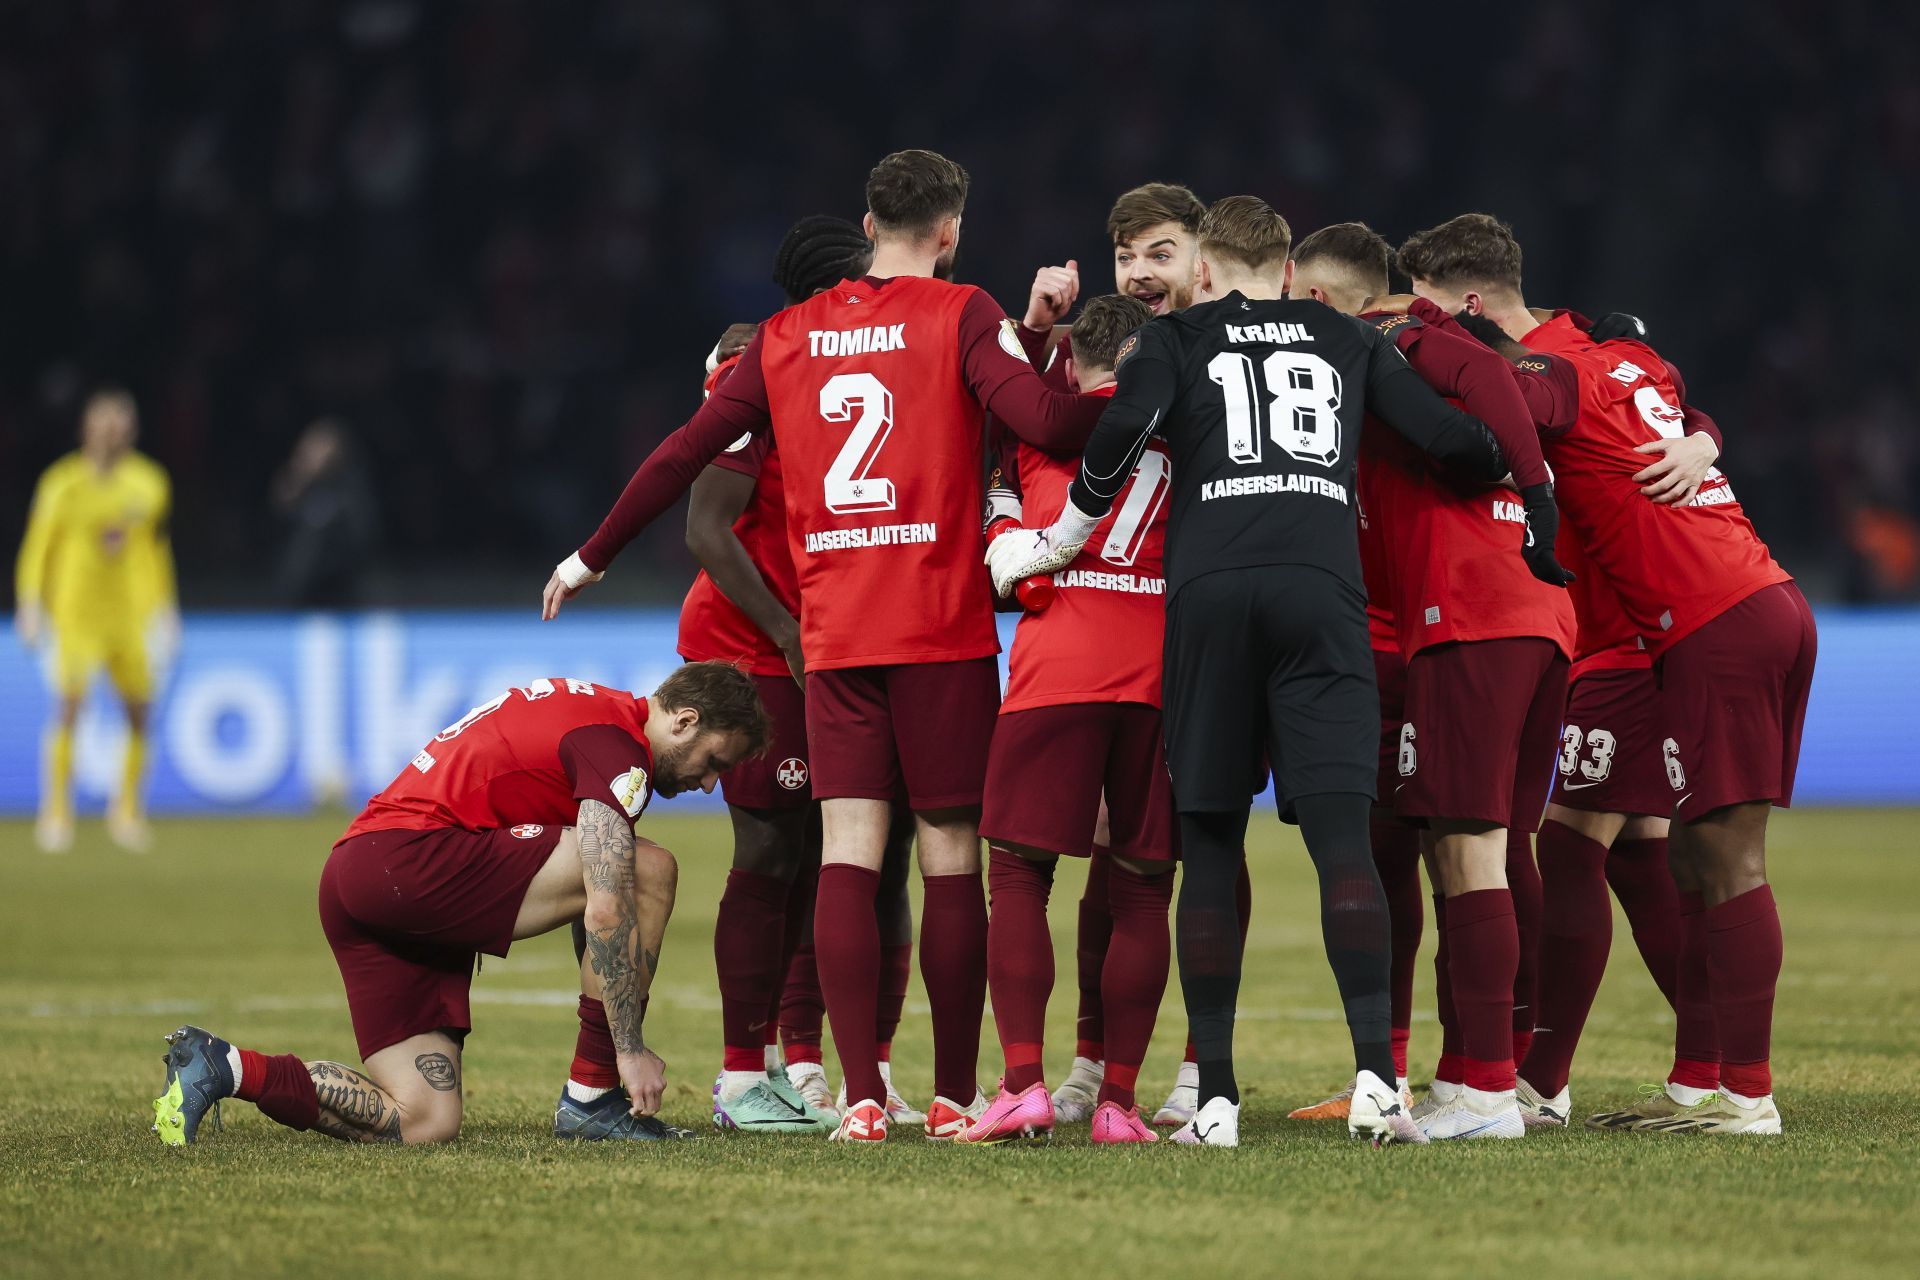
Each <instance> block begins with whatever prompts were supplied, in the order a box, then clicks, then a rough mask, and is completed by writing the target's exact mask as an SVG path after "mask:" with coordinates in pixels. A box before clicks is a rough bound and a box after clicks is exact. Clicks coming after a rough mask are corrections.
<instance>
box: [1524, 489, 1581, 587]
mask: <svg viewBox="0 0 1920 1280" xmlns="http://www.w3.org/2000/svg"><path fill="white" fill-rule="evenodd" d="M1520 500H1521V501H1522V502H1523V503H1525V504H1526V508H1527V540H1526V542H1524V543H1522V544H1521V547H1520V558H1521V559H1523V560H1525V561H1526V562H1527V568H1528V569H1529V570H1530V571H1531V572H1532V573H1533V576H1534V577H1536V578H1538V579H1540V581H1542V582H1544V583H1546V584H1547V585H1548V586H1550V587H1564V586H1566V585H1567V584H1568V583H1569V582H1572V581H1573V575H1572V574H1571V573H1568V572H1567V571H1566V569H1565V568H1564V567H1563V566H1562V565H1561V563H1560V562H1559V561H1558V560H1556V559H1554V556H1553V544H1554V543H1555V542H1556V541H1558V539H1559V537H1560V506H1559V504H1558V503H1556V502H1555V501H1554V500H1553V481H1551V480H1548V481H1545V482H1544V483H1541V484H1531V485H1528V486H1527V487H1526V488H1524V489H1522V490H1521V491H1520Z"/></svg>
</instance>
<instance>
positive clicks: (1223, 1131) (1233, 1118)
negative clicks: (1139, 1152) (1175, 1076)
mask: <svg viewBox="0 0 1920 1280" xmlns="http://www.w3.org/2000/svg"><path fill="white" fill-rule="evenodd" d="M1195 1087H1196V1088H1198V1086H1195ZM1154 1120H1155V1122H1156V1123H1158V1121H1159V1117H1158V1116H1155V1117H1154ZM1173 1140H1174V1141H1175V1142H1177V1143H1179V1144H1180V1145H1181V1146H1184V1147H1237V1146H1239V1145H1240V1104H1239V1103H1237V1102H1228V1101H1227V1100H1226V1099H1225V1098H1209V1099H1207V1105H1206V1106H1204V1107H1201V1108H1200V1109H1199V1110H1198V1111H1196V1112H1194V1115H1193V1119H1191V1120H1189V1121H1187V1122H1186V1123H1185V1124H1183V1125H1181V1126H1180V1127H1179V1128H1178V1129H1175V1130H1174V1131H1173Z"/></svg>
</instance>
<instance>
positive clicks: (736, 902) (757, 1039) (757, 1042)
mask: <svg viewBox="0 0 1920 1280" xmlns="http://www.w3.org/2000/svg"><path fill="white" fill-rule="evenodd" d="M791 892H792V886H790V885H789V884H788V883H787V882H786V881H784V880H782V879H780V878H779V877H777V876H766V875H760V874H759V873H757V872H753V871H742V870H740V869H739V868H738V867H736V868H734V869H733V870H732V871H730V872H728V873H727V888H726V891H725V892H724V893H723V894H721V896H720V911H719V914H718V915H717V916H716V917H715V919H714V926H713V964H714V969H715V970H716V971H717V973H718V974H719V978H720V1030H721V1036H722V1041H723V1043H724V1045H725V1057H724V1060H723V1062H722V1065H723V1066H724V1067H725V1068H726V1069H727V1070H728V1071H760V1070H763V1069H764V1068H765V1066H766V1042H767V1041H766V1025H765V1024H766V1020H767V1010H768V1008H769V1006H770V1005H771V1004H772V1002H773V998H774V993H775V990H776V989H777V988H778V986H779V983H780V974H781V967H780V960H781V950H782V944H783V942H784V941H785V937H786V926H787V899H788V897H789V896H790V894H791ZM582 1083H584V1081H583V1082H582Z"/></svg>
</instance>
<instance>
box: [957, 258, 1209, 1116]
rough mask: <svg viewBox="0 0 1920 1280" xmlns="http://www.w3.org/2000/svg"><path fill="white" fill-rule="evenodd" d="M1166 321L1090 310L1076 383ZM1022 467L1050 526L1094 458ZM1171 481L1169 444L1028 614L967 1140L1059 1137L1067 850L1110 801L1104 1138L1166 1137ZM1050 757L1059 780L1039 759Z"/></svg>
mask: <svg viewBox="0 0 1920 1280" xmlns="http://www.w3.org/2000/svg"><path fill="white" fill-rule="evenodd" d="M1152 316H1153V313H1152V311H1151V310H1149V309H1148V307H1147V306H1146V304H1145V303H1142V302H1139V301H1136V300H1134V299H1132V298H1125V297H1121V296H1119V295H1117V294H1112V295H1108V296H1106V297H1100V298H1095V299H1093V300H1092V301H1090V302H1089V303H1088V304H1087V305H1086V307H1085V308H1084V309H1083V310H1082V311H1081V314H1080V318H1079V319H1078V320H1076V321H1075V322H1074V325H1073V332H1072V340H1073V363H1074V368H1073V375H1074V379H1075V381H1076V382H1077V384H1078V388H1077V389H1078V390H1080V391H1083V392H1091V393H1093V394H1097V395H1110V394H1111V393H1112V391H1113V387H1114V381H1113V362H1114V355H1115V353H1116V352H1117V351H1118V350H1119V349H1120V344H1121V343H1122V342H1124V341H1125V340H1126V339H1127V338H1128V337H1129V335H1131V334H1132V333H1133V331H1134V330H1135V329H1137V328H1139V327H1140V326H1141V325H1142V324H1145V323H1146V322H1147V321H1148V320H1149V319H1151V318H1152ZM1008 461H1011V462H1012V464H1013V476H1012V478H1017V480H1018V483H1019V486H1020V489H1021V492H1022V494H1023V496H1024V499H1025V502H1024V507H1025V512H1024V514H1026V515H1028V516H1030V517H1032V518H1033V519H1035V520H1036V521H1037V522H1039V521H1051V520H1052V519H1053V517H1054V516H1055V515H1057V514H1058V513H1059V511H1060V509H1061V508H1062V507H1063V506H1064V505H1065V503H1066V495H1067V488H1068V486H1069V485H1071V484H1072V483H1073V477H1074V474H1075V473H1076V472H1077V470H1078V469H1079V459H1077V458H1062V457H1058V456H1056V455H1052V454H1047V453H1043V452H1042V451H1040V450H1038V449H1035V448H1033V447H1032V446H1031V445H1019V446H1017V452H1015V453H1014V455H1013V457H1012V458H1011V459H1009V460H1008ZM1168 482H1169V471H1168V466H1167V455H1166V452H1165V450H1164V449H1160V448H1151V449H1149V450H1147V451H1146V452H1145V453H1144V454H1142V455H1141V458H1140V461H1139V463H1138V464H1137V465H1136V466H1135V468H1134V472H1133V477H1132V479H1131V481H1130V482H1129V485H1128V487H1127V488H1126V490H1125V491H1124V492H1123V494H1122V496H1121V498H1120V500H1119V502H1118V503H1117V504H1116V505H1115V508H1114V512H1113V514H1111V515H1110V516H1108V517H1107V519H1106V520H1104V521H1103V522H1102V523H1101V525H1100V527H1099V528H1098V529H1096V531H1095V535H1096V541H1095V542H1094V543H1093V545H1091V546H1089V548H1088V549H1087V550H1086V551H1084V552H1082V553H1081V554H1080V556H1079V557H1078V558H1077V559H1076V560H1074V561H1073V563H1071V564H1070V565H1068V566H1067V568H1066V569H1065V570H1064V571H1063V572H1061V573H1059V574H1056V575H1055V576H1054V582H1055V584H1056V587H1057V590H1058V594H1057V596H1056V598H1055V600H1054V602H1053V603H1052V604H1051V605H1050V606H1048V608H1047V609H1046V610H1045V611H1044V612H1042V613H1037V614H1029V615H1028V616H1026V617H1024V618H1022V619H1021V622H1020V627H1019V630H1018V631H1017V632H1016V633H1015V637H1014V646H1013V654H1012V657H1011V659H1010V663H1009V670H1010V676H1009V680H1008V687H1007V697H1006V700H1005V701H1004V702H1003V703H1002V704H1001V707H1000V720H999V724H998V725H997V726H996V728H995V730H994V735H993V746H992V750H991V753H990V754H989V756H988V759H987V794H986V803H985V810H984V812H983V814H982V817H981V822H980V831H981V834H982V835H983V836H985V837H986V839H987V841H988V846H989V848H990V850H991V860H990V862H989V864H988V868H987V882H988V886H989V888H990V889H991V892H992V914H991V917H990V920H989V924H988V933H987V983H988V986H989V989H990V990H991V991H992V993H993V1014H994V1021H995V1023H996V1024H997V1025H998V1027H999V1031H1000V1044H1001V1047H1002V1050H1003V1051H1004V1053H1005V1055H1006V1075H1005V1077H1004V1078H1003V1079H1002V1080H1001V1086H1000V1093H999V1096H998V1097H997V1098H996V1099H995V1100H994V1102H993V1103H992V1105H990V1106H989V1107H988V1108H987V1110H986V1113H985V1114H984V1115H982V1116H981V1117H980V1119H979V1120H977V1121H976V1122H975V1123H974V1125H973V1127H972V1128H971V1129H969V1130H968V1131H967V1132H966V1133H965V1134H963V1135H961V1137H960V1138H959V1139H958V1140H959V1141H960V1142H963V1143H995V1142H1004V1141H1006V1140H1007V1139H1009V1138H1014V1137H1021V1136H1025V1137H1042V1136H1047V1135H1050V1134H1051V1133H1052V1131H1053V1124H1054V1108H1053V1101H1052V1099H1051V1097H1050V1096H1049V1094H1048V1092H1047V1086H1046V1081H1045V1075H1044V1071H1043V1069H1042V1066H1041V1046H1042V1035H1043V1032H1044V1030H1045V1026H1046V1012H1047V997H1048V996H1049V995H1050V994H1051V993H1052V991H1053V940H1052V937H1051V936H1050V934H1049V932H1048V929H1047V898H1048V895H1049V893H1050V891H1051V890H1052V888H1053V873H1054V868H1055V865H1056V863H1057V861H1058V859H1059V856H1060V855H1061V854H1071V855H1074V856H1076V857H1084V856H1086V855H1087V854H1088V853H1089V852H1090V850H1091V848H1092V842H1093V838H1094V834H1095V830H1094V829H1095V823H1096V818H1097V815H1098V812H1099V808H1100V798H1101V795H1102V793H1103V792H1104V793H1105V795H1106V797H1107V803H1108V806H1109V813H1108V827H1109V832H1110V844H1109V849H1110V853H1109V854H1108V855H1107V857H1108V859H1109V860H1108V864H1107V867H1106V876H1107V893H1108V901H1109V904H1110V911H1111V913H1112V919H1113V938H1112V943H1113V945H1110V946H1109V947H1108V949H1107V953H1106V960H1105V962H1104V965H1103V969H1102V975H1101V1004H1102V1008H1103V1011H1104V1015H1105V1051H1104V1052H1105V1061H1106V1069H1105V1075H1104V1078H1103V1080H1102V1082H1101V1084H1100V1087H1099V1096H1098V1105H1097V1107H1096V1109H1095V1110H1094V1113H1093V1140H1094V1141H1095V1142H1099V1143H1114V1142H1152V1141H1155V1136H1154V1133H1153V1131H1152V1130H1151V1129H1149V1128H1147V1126H1146V1125H1145V1124H1143V1123H1142V1122H1141V1120H1140V1110H1139V1108H1138V1106H1136V1105H1135V1101H1134V1092H1133V1090H1134V1082H1135V1080H1136V1079H1137V1077H1138V1076H1139V1072H1140V1063H1141V1061H1142V1060H1143V1059H1144V1058H1145V1057H1146V1052H1147V1042H1148V1040H1149V1039H1151V1038H1152V1035H1153V1021H1154V1015H1155V1013H1156V1012H1157V1010H1158V1009H1159V1007H1160V997H1161V995H1162V994H1164V992H1165V991H1166V984H1167V967H1168V964H1169V962H1170V958H1171V957H1170V951H1169V942H1168V938H1167V906H1168V904H1169V903H1170V902H1171V901H1172V899H1173V877H1172V876H1171V875H1170V874H1169V873H1170V872H1171V871H1172V870H1173V861H1172V857H1173V841H1174V819H1173V797H1172V786H1171V783H1170V781H1169V779H1168V777H1167V768H1166V757H1165V754H1164V750H1163V748H1162V746H1161V733H1160V634H1161V631H1162V630H1163V628H1164V627H1165V625H1166V611H1165V609H1164V607H1163V606H1162V599H1163V592H1164V590H1165V580H1164V579H1163V578H1162V577H1161V568H1160V549H1161V544H1162V542H1163V540H1164V521H1163V518H1162V514H1161V513H1162V510H1163V507H1164V504H1165V500H1166V495H1167V487H1168ZM1116 642H1124V643H1116ZM1040 761H1045V762H1046V765H1047V767H1046V769H1045V770H1044V771H1039V770H1036V769H1035V767H1034V766H1035V765H1036V763H1038V762H1040Z"/></svg>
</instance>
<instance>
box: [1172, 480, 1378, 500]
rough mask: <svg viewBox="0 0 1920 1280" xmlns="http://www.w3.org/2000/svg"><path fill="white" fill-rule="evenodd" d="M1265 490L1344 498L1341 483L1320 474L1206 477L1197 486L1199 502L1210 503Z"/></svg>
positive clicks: (1344, 487) (1263, 492)
mask: <svg viewBox="0 0 1920 1280" xmlns="http://www.w3.org/2000/svg"><path fill="white" fill-rule="evenodd" d="M1268 493H1311V494H1317V495H1318V496H1320V497H1322V498H1332V499H1333V500H1334V501H1335V502H1346V501H1347V500H1348V499H1347V487H1346V486H1345V485H1343V484H1335V483H1334V482H1333V481H1331V480H1328V479H1325V478H1323V477H1321V476H1302V475H1278V476H1232V477H1230V478H1228V479H1225V480H1209V481H1207V482H1206V483H1205V484H1203V485H1201V486H1200V501H1202V502H1212V501H1213V500H1214V499H1215V498H1244V497H1248V496H1250V495H1254V494H1268Z"/></svg>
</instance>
